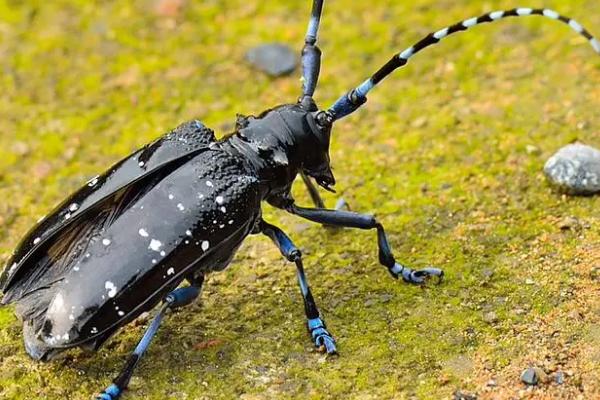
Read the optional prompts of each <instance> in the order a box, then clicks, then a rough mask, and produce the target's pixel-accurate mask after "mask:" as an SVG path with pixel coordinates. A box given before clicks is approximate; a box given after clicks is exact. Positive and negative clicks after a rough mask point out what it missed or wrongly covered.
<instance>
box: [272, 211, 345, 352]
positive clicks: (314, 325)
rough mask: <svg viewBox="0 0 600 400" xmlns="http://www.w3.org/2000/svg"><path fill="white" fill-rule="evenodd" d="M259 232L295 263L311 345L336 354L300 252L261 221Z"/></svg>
mask: <svg viewBox="0 0 600 400" xmlns="http://www.w3.org/2000/svg"><path fill="white" fill-rule="evenodd" d="M261 232H262V233H264V234H265V235H267V236H268V237H269V238H271V240H273V242H274V243H275V245H276V246H277V248H278V249H279V250H280V251H281V254H283V256H284V257H285V258H286V259H287V260H288V261H291V262H294V263H296V275H297V277H298V284H299V285H300V291H301V292H302V297H303V299H304V312H305V313H306V318H307V319H308V322H307V327H308V331H309V333H310V335H311V338H312V341H313V343H314V344H315V346H316V347H317V348H318V349H319V350H324V351H325V352H327V354H336V353H337V349H336V347H335V340H334V339H333V336H331V334H330V333H329V332H328V331H327V328H326V327H325V322H323V320H322V319H321V315H320V313H319V309H318V308H317V304H316V303H315V299H314V298H313V295H312V293H311V291H310V287H309V286H308V281H307V280H306V275H305V274H304V265H303V263H302V254H301V253H300V250H298V248H297V247H296V246H295V245H294V243H292V240H291V239H290V238H289V237H288V236H287V235H286V234H285V233H284V232H283V231H282V230H281V229H279V228H278V227H276V226H274V225H271V224H269V223H267V222H265V221H261Z"/></svg>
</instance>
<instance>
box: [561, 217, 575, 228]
mask: <svg viewBox="0 0 600 400" xmlns="http://www.w3.org/2000/svg"><path fill="white" fill-rule="evenodd" d="M558 227H559V228H560V230H562V231H567V230H570V229H572V230H576V229H579V227H580V224H579V220H578V219H577V218H575V217H565V218H564V219H563V220H562V221H560V223H559V224H558Z"/></svg>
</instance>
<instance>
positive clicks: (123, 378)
mask: <svg viewBox="0 0 600 400" xmlns="http://www.w3.org/2000/svg"><path fill="white" fill-rule="evenodd" d="M199 294H200V285H199V286H188V287H184V288H179V289H175V290H174V291H172V292H171V293H169V294H168V295H167V297H165V301H164V303H163V304H162V305H161V307H160V309H159V310H158V313H157V314H156V316H155V317H154V319H153V320H152V322H151V323H150V325H149V326H148V329H146V332H145V333H144V336H143V337H142V340H140V342H139V343H138V345H137V347H136V348H135V350H134V351H133V354H131V356H129V359H128V360H127V363H126V364H125V367H124V368H123V370H122V371H121V373H120V374H119V376H117V377H116V378H115V379H114V380H113V383H112V385H110V386H109V387H107V388H106V389H104V391H103V392H102V393H100V394H99V395H98V397H96V400H116V399H118V398H119V397H121V394H123V391H124V390H125V389H126V388H127V385H128V384H129V381H130V380H131V376H132V375H133V370H134V369H135V367H136V366H137V364H138V362H139V361H140V359H141V358H142V356H143V355H144V353H145V352H146V349H148V346H150V342H152V339H153V338H154V336H155V335H156V332H158V328H159V327H160V323H161V322H162V319H163V317H164V315H165V313H166V312H167V310H168V309H169V308H178V307H183V306H185V305H188V304H190V303H191V302H192V301H194V299H195V298H196V297H198V295H199Z"/></svg>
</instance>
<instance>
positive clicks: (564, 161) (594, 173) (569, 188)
mask: <svg viewBox="0 0 600 400" xmlns="http://www.w3.org/2000/svg"><path fill="white" fill-rule="evenodd" d="M544 173H545V174H546V177H547V178H548V180H549V181H550V182H552V183H553V184H554V185H556V186H557V187H558V188H559V189H561V190H563V191H565V192H566V193H568V194H573V195H591V194H594V193H597V192H600V150H597V149H595V148H593V147H590V146H586V145H584V144H581V143H574V144H570V145H568V146H565V147H563V148H562V149H560V150H559V151H558V152H556V154H554V155H553V156H552V157H550V158H549V159H548V161H547V162H546V165H545V166H544Z"/></svg>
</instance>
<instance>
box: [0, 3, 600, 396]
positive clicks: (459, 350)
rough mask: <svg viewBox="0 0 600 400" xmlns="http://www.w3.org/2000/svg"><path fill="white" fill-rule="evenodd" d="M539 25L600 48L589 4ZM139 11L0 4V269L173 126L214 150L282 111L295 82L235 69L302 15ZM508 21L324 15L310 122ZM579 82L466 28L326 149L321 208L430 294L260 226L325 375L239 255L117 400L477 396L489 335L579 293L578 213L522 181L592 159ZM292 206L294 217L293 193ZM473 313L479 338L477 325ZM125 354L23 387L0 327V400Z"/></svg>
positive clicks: (399, 11)
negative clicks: (550, 164)
mask: <svg viewBox="0 0 600 400" xmlns="http://www.w3.org/2000/svg"><path fill="white" fill-rule="evenodd" d="M548 3H549V6H555V7H556V8H557V9H560V10H564V12H565V13H570V14H572V15H573V16H575V17H577V19H578V20H580V21H581V22H584V23H585V25H586V26H589V27H595V26H599V25H600V6H599V5H598V3H597V2H596V1H591V0H585V1H560V2H559V1H557V0H551V1H549V2H548ZM154 4H155V2H153V1H151V0H139V1H132V2H94V3H92V2H88V1H68V2H67V1H57V2H14V1H8V0H0V66H1V67H2V71H3V74H2V75H1V76H0V86H1V87H2V88H3V90H2V93H1V94H0V121H1V123H0V196H2V198H3V199H4V203H3V205H1V206H0V207H1V208H0V221H1V223H0V240H1V241H0V253H1V255H2V259H3V260H6V259H7V258H8V256H9V254H10V252H11V251H12V249H13V248H14V247H15V246H16V244H17V243H18V240H19V238H20V237H21V236H22V235H23V234H24V233H25V232H26V231H27V229H28V227H30V226H31V225H32V224H33V223H34V222H35V221H36V220H37V219H38V218H39V217H40V216H42V215H44V214H45V213H47V212H48V211H49V210H50V209H51V208H52V207H53V205H55V204H56V203H58V202H59V201H60V200H61V199H62V198H63V197H64V195H65V193H66V192H68V191H70V190H73V189H75V188H77V187H78V186H79V185H80V184H81V183H82V182H84V181H85V180H86V179H88V178H89V177H91V176H93V175H95V174H97V173H99V172H101V171H102V170H103V169H105V168H106V167H107V166H109V165H110V164H112V163H113V162H115V161H117V160H118V159H119V158H121V157H122V156H124V155H126V154H128V153H129V152H130V151H132V150H133V149H135V148H136V147H138V146H140V145H142V144H144V143H146V142H147V141H149V140H151V139H152V138H154V137H156V136H157V135H159V134H161V133H162V132H164V131H166V130H168V129H170V128H172V127H174V126H176V125H177V124H179V123H180V122H182V121H185V120H188V119H191V118H199V119H201V120H203V121H204V122H205V123H206V124H207V125H209V126H212V127H214V128H215V129H216V130H218V131H219V134H224V133H226V131H227V130H229V129H231V126H232V122H233V121H234V118H235V114H236V113H245V114H252V113H258V112H260V111H261V110H262V109H264V108H267V107H270V106H273V105H275V104H278V103H281V102H290V101H294V100H295V99H296V98H297V96H298V94H299V91H298V86H299V82H298V77H297V75H294V76H291V77H289V78H284V79H278V80H272V79H269V78H267V77H265V76H262V75H260V74H258V73H256V72H255V71H254V70H252V69H251V68H249V67H248V66H247V65H245V64H244V62H243V57H244V52H245V51H246V50H247V49H248V48H249V47H251V46H253V45H256V44H259V43H263V42H272V41H282V42H286V43H289V44H290V45H292V46H295V47H297V48H298V49H299V48H300V46H301V43H302V39H303V34H304V29H305V25H306V22H307V18H308V13H309V10H308V7H309V5H308V2H306V1H293V2H286V3H285V4H282V3H281V2H276V1H274V0H269V1H261V2H259V4H250V3H248V2H244V1H240V0H228V1H225V2H223V1H221V2H214V1H212V2H211V1H208V2H192V1H190V2H186V3H185V5H184V7H183V8H182V10H181V12H180V14H179V15H178V16H177V17H176V18H175V19H170V18H167V17H164V16H160V15H157V14H156V13H155V12H154ZM510 6H512V4H511V2H509V1H487V2H476V1H473V2H466V3H465V2H463V4H461V5H456V4H454V3H452V2H440V1H433V0H423V1H420V2H419V4H418V6H414V5H413V4H409V3H407V2H391V4H390V2H356V1H350V0H340V1H336V2H331V4H328V5H327V7H326V14H325V17H324V19H323V26H322V30H321V39H322V40H321V47H322V49H323V51H324V54H325V57H324V65H323V74H322V78H321V84H320V87H319V90H318V99H319V100H320V102H321V103H323V104H324V105H326V104H329V103H331V102H332V101H334V100H335V99H336V98H337V97H338V96H339V95H340V94H341V93H343V92H344V91H345V90H347V89H348V88H350V87H351V86H353V85H355V84H357V83H359V82H361V81H362V80H363V79H364V78H365V77H366V76H368V75H370V74H371V73H372V72H373V71H375V70H376V69H377V68H378V67H379V66H380V65H381V64H382V63H383V62H384V61H385V60H387V59H388V57H389V56H390V55H391V54H392V53H393V52H396V51H398V50H400V49H401V48H404V47H406V46H407V45H409V44H410V43H412V42H413V41H415V40H417V39H419V38H420V36H421V35H423V34H424V33H426V32H429V31H430V30H432V29H436V28H439V27H442V26H444V25H447V24H448V23H453V22H455V21H456V20H460V19H462V18H464V17H467V16H471V15H476V14H480V13H481V12H482V11H484V10H489V9H490V8H491V7H493V8H504V7H507V8H509V7H510ZM596 33H597V34H600V32H596ZM599 67H600V62H599V61H598V60H597V57H596V58H594V53H593V52H592V50H591V49H590V48H588V46H587V45H586V44H585V43H584V41H583V40H580V39H578V38H575V37H574V36H573V34H572V32H570V31H569V30H568V29H567V28H565V27H562V26H558V25H557V24H552V22H549V21H543V20H540V19H536V18H531V19H527V20H520V21H514V20H513V21H505V22H502V23H499V24H495V26H485V27H479V28H477V29H474V30H473V31H470V32H468V33H466V34H464V35H461V36H460V37H456V38H453V39H449V40H448V41H447V42H445V43H444V44H443V45H441V46H439V47H438V48H433V49H431V50H428V51H427V52H425V53H423V54H422V55H420V56H419V57H416V58H415V59H414V61H413V62H411V64H410V65H408V66H407V67H406V68H405V69H403V70H402V71H400V72H397V73H396V74H394V76H392V77H390V78H388V79H387V80H386V81H385V83H384V84H382V85H381V87H380V88H378V90H376V91H374V92H373V94H372V95H370V98H369V105H368V106H367V107H365V109H364V110H361V111H360V112H358V113H357V114H356V115H355V116H352V117H351V118H348V119H346V120H343V121H341V122H340V123H339V124H338V126H336V128H335V131H334V137H333V143H332V150H331V156H332V160H333V164H334V166H335V172H336V175H337V178H338V182H339V184H338V187H339V191H340V194H341V195H343V196H344V197H345V198H346V199H347V200H348V201H349V203H350V204H351V205H352V207H353V208H354V209H355V210H361V211H369V212H376V213H377V215H378V216H379V217H380V219H381V220H382V221H383V222H384V224H385V225H386V227H387V229H388V231H389V234H390V238H391V242H392V244H393V247H394V249H395V253H396V255H397V257H398V258H399V259H400V260H402V261H405V262H406V263H409V264H411V265H415V266H425V265H428V264H436V265H439V266H441V267H443V268H444V269H445V270H446V272H447V280H446V282H445V283H444V284H443V285H441V286H439V287H431V288H428V289H426V290H422V289H420V288H416V287H410V286H407V285H404V284H402V283H401V282H397V281H394V280H392V279H390V277H389V275H388V274H387V272H386V271H385V270H384V269H383V268H382V267H381V266H379V265H378V263H377V257H376V245H375V237H374V234H373V233H372V232H362V231H361V232H351V231H348V230H344V231H329V230H324V229H322V228H321V227H320V226H316V225H307V224H305V223H304V222H301V221H298V220H296V219H294V218H292V217H291V216H289V215H283V214H282V213H281V212H277V211H274V210H272V209H269V208H267V209H265V216H266V218H267V219H268V220H269V221H273V222H276V223H278V224H280V225H281V226H283V227H287V228H286V229H287V230H288V231H289V233H290V234H291V236H293V237H294V240H295V241H296V242H297V244H298V245H299V246H300V247H301V248H302V249H303V250H304V252H305V254H306V264H307V272H308V275H309V277H310V282H311V286H312V287H313V291H314V295H315V298H316V299H317V302H318V304H319V305H320V307H321V309H322V312H323V314H324V316H325V318H326V321H327V323H328V327H329V328H330V330H331V331H332V332H333V333H334V335H335V336H336V338H337V340H338V344H339V349H340V353H341V355H340V357H338V358H333V359H325V358H324V357H323V356H322V355H320V354H318V353H314V352H313V351H312V349H311V345H310V343H309V340H308V337H307V334H306V332H305V328H304V317H303V311H302V305H301V297H300V294H299V291H298V290H297V288H296V284H295V278H294V271H293V267H292V266H291V265H289V264H287V263H284V262H283V261H281V259H280V256H279V254H278V252H277V251H276V250H275V249H273V248H272V245H271V244H270V243H269V242H268V241H267V240H265V239H264V238H257V237H253V238H250V239H249V240H248V241H247V243H246V244H245V245H244V246H243V248H242V250H241V251H240V253H239V255H238V257H237V258H236V261H235V263H234V264H233V265H232V266H231V268H230V269H229V270H227V271H225V272H223V273H221V274H219V275H216V276H214V277H211V279H210V280H209V281H208V284H207V287H206V291H205V292H204V294H203V300H202V304H201V305H194V306H192V307H190V308H189V309H188V310H186V311H184V312H179V313H176V314H174V315H172V316H170V317H169V318H168V320H167V322H166V324H165V326H164V328H162V329H161V332H160V333H159V335H158V337H157V339H156V342H155V343H154V344H153V346H152V347H151V349H150V351H149V353H148V355H147V357H146V358H145V359H144V362H143V363H142V364H141V366H140V368H139V370H138V372H137V374H136V377H135V378H134V380H133V382H132V385H131V388H132V390H131V391H130V392H129V393H128V394H127V398H128V399H159V398H161V399H162V398H173V399H175V398H178V399H179V398H189V399H192V398H194V399H195V398H206V399H231V398H238V397H241V398H244V399H270V398H273V399H275V398H277V399H295V398H309V399H330V398H360V399H378V398H394V399H410V398H419V399H440V398H449V396H450V395H451V393H452V392H453V391H454V390H455V389H456V388H462V389H471V390H480V389H481V387H479V386H478V384H477V382H476V381H475V380H474V379H471V378H472V377H473V376H475V375H477V374H479V373H481V370H480V368H481V367H480V366H479V365H478V364H477V363H476V360H478V359H486V360H488V361H489V362H490V363H492V364H493V365H495V366H496V367H497V368H498V369H499V371H502V370H503V368H507V367H508V366H510V365H511V363H512V362H513V361H514V360H515V359H518V358H519V357H520V356H521V355H522V353H523V352H524V351H526V350H527V348H528V342H527V339H526V338H521V337H519V336H515V335H514V332H513V327H515V326H525V327H531V326H534V324H535V323H536V321H537V319H538V318H541V317H544V316H546V315H548V314H549V313H550V312H553V311H555V310H559V311H561V312H562V313H563V314H566V313H567V312H568V311H569V308H568V304H569V303H568V300H569V299H568V298H565V297H564V296H561V292H564V291H565V290H567V289H572V288H573V287H574V286H575V285H576V284H577V282H578V281H580V280H581V277H579V276H576V275H575V274H574V273H573V271H572V267H573V266H574V265H575V263H576V261H575V260H576V258H577V257H578V256H577V255H578V254H580V253H579V251H580V250H581V249H583V248H586V246H590V245H592V244H593V243H597V241H598V236H599V234H598V233H599V231H598V229H597V222H598V217H597V210H598V206H599V201H600V200H599V199H598V198H597V197H595V198H567V199H563V198H562V196H561V195H559V194H557V193H555V192H554V191H552V190H551V189H550V188H549V187H548V186H547V184H546V183H545V181H544V179H543V176H542V174H541V168H542V165H543V163H544V160H545V159H547V157H548V156H549V155H550V154H551V153H552V152H553V151H555V150H556V149H557V148H559V147H560V146H562V145H564V144H566V143H568V142H570V141H572V140H574V139H579V140H582V141H585V142H588V143H590V144H593V145H596V146H598V145H600V143H599V142H598V136H597V133H598V126H599V124H600V117H599V116H598V113H597V107H596V104H598V100H599V99H600V92H599V91H598V85H597V84H596V83H597V82H598V81H600V68H599ZM419 118H421V121H417V120H418V119H419ZM423 118H424V119H423ZM417 122H418V123H417ZM527 145H535V146H537V147H538V148H539V149H540V154H539V155H536V154H531V155H530V154H528V153H527V152H526V151H525V148H526V146H527ZM295 193H296V195H297V197H298V199H299V202H300V203H303V204H308V203H309V199H308V197H307V195H306V193H305V192H304V191H303V189H302V188H301V187H300V186H299V187H298V188H296V189H295ZM326 198H327V201H328V203H329V204H333V203H334V201H335V200H334V196H332V195H326ZM571 215H572V216H576V217H577V218H579V219H580V220H581V221H586V222H588V223H589V224H590V225H591V226H592V228H591V229H583V230H582V231H577V232H571V231H566V232H561V231H560V230H559V229H558V227H557V223H556V222H557V221H558V220H560V219H561V218H564V217H565V216H571ZM484 271H491V272H492V273H493V274H492V275H491V276H489V273H488V275H485V274H484ZM528 280H532V281H533V283H532V284H527V283H526V282H529V281H528ZM529 283H531V282H529ZM515 309H522V310H525V312H522V313H515V312H514V310H515ZM491 311H493V312H494V313H496V315H497V317H498V322H496V323H492V324H490V323H488V322H486V321H485V319H484V314H485V313H486V312H491ZM565 325H567V324H565ZM578 327H581V326H580V325H578ZM573 329H575V328H573ZM141 333H142V327H139V326H138V327H133V326H131V327H127V328H125V329H123V330H122V332H121V333H120V334H119V335H117V336H115V338H114V339H112V340H111V341H109V343H107V345H106V346H105V347H104V348H103V349H101V350H100V351H99V352H98V353H96V354H91V355H90V354H85V353H81V352H79V351H73V352H72V353H70V354H69V355H68V356H67V358H66V359H64V360H62V361H57V362H53V363H50V364H38V363H35V362H33V361H31V360H30V359H28V357H27V356H26V354H25V352H24V350H23V348H22V344H21V336H20V325H19V323H18V321H17V320H16V319H15V318H14V317H13V316H12V310H11V309H10V308H3V309H0V349H1V350H0V397H2V398H7V399H9V398H10V399H31V398H47V399H59V398H60V399H62V398H73V399H75V398H88V397H89V395H90V394H91V393H93V392H94V391H97V390H99V389H101V388H103V387H104V386H106V385H107V384H108V382H109V381H110V379H111V378H112V377H113V375H114V374H115V372H116V371H117V370H118V369H119V368H120V367H121V365H122V362H123V361H124V359H125V357H126V355H127V354H128V352H129V351H130V350H131V349H132V347H133V346H134V345H135V343H136V341H137V340H138V338H139V337H140V335H141ZM574 337H575V339H574V340H575V341H577V340H585V338H583V337H582V338H578V336H576V335H575V336H574ZM199 343H212V345H209V346H208V347H205V346H198V344H199Z"/></svg>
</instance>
